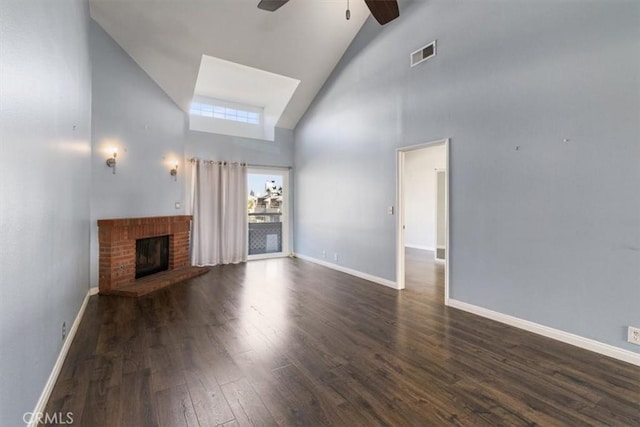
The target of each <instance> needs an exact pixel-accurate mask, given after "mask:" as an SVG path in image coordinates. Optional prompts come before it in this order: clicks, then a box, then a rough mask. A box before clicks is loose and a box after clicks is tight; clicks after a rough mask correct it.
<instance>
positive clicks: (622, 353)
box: [448, 298, 640, 366]
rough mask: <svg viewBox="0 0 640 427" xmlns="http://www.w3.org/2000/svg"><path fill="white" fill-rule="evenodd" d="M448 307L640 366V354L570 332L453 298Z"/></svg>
mask: <svg viewBox="0 0 640 427" xmlns="http://www.w3.org/2000/svg"><path fill="white" fill-rule="evenodd" d="M448 305H449V306H450V307H453V308H457V309H460V310H463V311H466V312H469V313H473V314H476V315H478V316H481V317H486V318H487V319H491V320H495V321H496V322H500V323H505V324H507V325H510V326H515V327H516V328H520V329H524V330H526V331H529V332H533V333H534V334H538V335H542V336H545V337H547V338H552V339H554V340H557V341H561V342H563V343H566V344H571V345H574V346H576V347H580V348H583V349H585V350H590V351H593V352H596V353H599V354H602V355H605V356H609V357H612V358H614V359H618V360H622V361H623V362H627V363H631V364H633V365H636V366H640V353H635V352H633V351H630V350H625V349H623V348H619V347H615V346H612V345H609V344H605V343H601V342H599V341H595V340H592V339H590V338H585V337H581V336H580V335H575V334H571V333H569V332H565V331H561V330H559V329H554V328H550V327H548V326H544V325H540V324H538V323H534V322H530V321H528V320H524V319H520V318H518V317H513V316H509V315H508V314H502V313H499V312H497V311H493V310H489V309H488V308H484V307H479V306H477V305H473V304H468V303H466V302H462V301H458V300H455V299H452V298H450V299H449V303H448Z"/></svg>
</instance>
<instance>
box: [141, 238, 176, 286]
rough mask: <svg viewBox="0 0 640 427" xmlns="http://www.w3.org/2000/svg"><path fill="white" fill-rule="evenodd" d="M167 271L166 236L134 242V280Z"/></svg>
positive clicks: (167, 246)
mask: <svg viewBox="0 0 640 427" xmlns="http://www.w3.org/2000/svg"><path fill="white" fill-rule="evenodd" d="M168 269H169V236H168V235H167V236H158V237H149V238H146V239H138V240H136V279H139V278H140V277H144V276H149V275H151V274H155V273H159V272H161V271H165V270H168Z"/></svg>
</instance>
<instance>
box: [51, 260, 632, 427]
mask: <svg viewBox="0 0 640 427" xmlns="http://www.w3.org/2000/svg"><path fill="white" fill-rule="evenodd" d="M432 258H433V254H432V253H430V254H425V253H424V252H421V251H412V250H410V251H408V252H407V260H408V261H407V289H406V290H404V291H402V292H399V293H398V292H396V291H394V290H392V289H387V288H385V287H382V286H379V285H374V284H371V283H369V282H366V281H364V280H361V279H358V278H355V277H352V276H349V275H346V274H343V273H340V272H336V271H333V270H330V269H327V268H324V267H321V266H318V265H315V264H312V263H309V262H306V261H302V260H297V259H275V260H266V261H253V262H250V263H247V264H245V265H228V266H222V267H215V268H212V269H211V271H210V272H209V273H207V274H206V275H204V276H201V277H198V278H195V279H192V280H190V281H188V282H185V283H182V284H178V285H174V286H172V287H169V288H166V289H162V290H160V291H158V292H156V293H153V294H149V295H146V296H143V297H140V298H137V299H132V298H125V297H115V296H94V297H91V299H90V301H89V304H88V306H87V309H86V312H85V315H84V319H83V321H82V323H81V325H80V328H79V330H78V332H77V334H76V337H75V339H74V342H73V344H72V346H71V349H70V352H69V355H68V357H67V360H66V362H65V364H64V367H63V369H62V372H61V374H60V377H59V379H58V382H57V384H56V386H55V388H54V390H53V393H52V395H51V398H50V400H49V403H48V406H47V409H46V410H47V411H48V412H67V411H70V412H73V414H74V420H75V424H74V425H78V426H109V427H113V426H171V427H177V426H229V427H230V426H250V425H255V426H258V425H259V426H262V425H266V426H271V425H280V426H321V425H334V426H375V425H389V426H448V425H453V426H497V425H505V426H521V425H522V426H524V425H527V426H530V425H541V426H563V425H567V426H589V425H594V426H603V425H611V426H638V425H640V406H639V403H640V369H639V368H638V367H635V366H632V365H629V364H625V363H623V362H619V361H616V360H613V359H610V358H607V357H604V356H600V355H598V354H595V353H591V352H588V351H584V350H580V349H577V348H575V347H572V346H569V345H565V344H562V343H559V342H556V341H553V340H550V339H547V338H544V337H540V336H537V335H534V334H531V333H528V332H525V331H521V330H518V329H515V328H512V327H509V326H506V325H503V324H500V323H496V322H493V321H490V320H487V319H483V318H480V317H476V316H473V315H471V314H468V313H464V312H462V311H458V310H456V309H452V308H447V307H444V305H443V303H442V301H443V289H442V283H443V267H442V265H440V264H436V263H434V262H433V261H432Z"/></svg>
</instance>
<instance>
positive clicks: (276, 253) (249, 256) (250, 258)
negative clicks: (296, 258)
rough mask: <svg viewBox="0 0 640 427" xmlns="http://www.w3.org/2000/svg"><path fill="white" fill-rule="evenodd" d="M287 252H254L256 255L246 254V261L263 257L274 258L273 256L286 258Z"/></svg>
mask: <svg viewBox="0 0 640 427" xmlns="http://www.w3.org/2000/svg"><path fill="white" fill-rule="evenodd" d="M288 256H289V254H285V253H284V252H274V253H270V254H256V255H248V256H247V261H260V260H263V259H274V258H287V257H288Z"/></svg>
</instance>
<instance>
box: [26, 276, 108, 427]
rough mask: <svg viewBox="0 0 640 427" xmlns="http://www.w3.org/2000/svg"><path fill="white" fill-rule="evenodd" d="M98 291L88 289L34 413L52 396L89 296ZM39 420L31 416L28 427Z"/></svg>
mask: <svg viewBox="0 0 640 427" xmlns="http://www.w3.org/2000/svg"><path fill="white" fill-rule="evenodd" d="M97 293H98V288H90V289H89V290H88V291H87V295H86V296H85V297H84V301H82V305H81V306H80V310H78V314H77V315H76V318H75V320H74V321H73V325H71V328H70V329H69V333H68V334H67V338H66V339H65V340H64V343H63V344H62V348H61V349H60V354H58V359H57V360H56V363H55V364H54V365H53V369H52V370H51V374H50V375H49V379H48V380H47V383H46V384H45V385H44V390H42V394H40V399H38V403H37V404H36V407H35V409H34V410H33V412H32V413H33V414H40V413H43V412H44V410H45V408H46V406H47V402H48V401H49V397H50V396H51V392H52V391H53V387H54V386H55V385H56V381H57V380H58V375H60V371H61V370H62V365H63V364H64V360H65V359H66V357H67V353H68V352H69V348H70V347H71V343H72V342H73V338H74V337H75V336H76V332H77V331H78V326H79V325H80V321H81V320H82V316H83V315H84V310H85V309H86V308H87V303H88V302H89V297H90V296H91V295H95V294H97ZM37 426H38V421H37V416H35V415H34V416H33V417H31V422H30V423H29V424H28V427H37Z"/></svg>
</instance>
